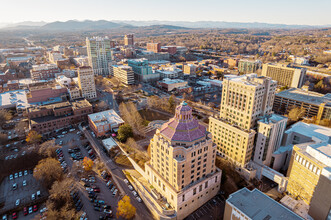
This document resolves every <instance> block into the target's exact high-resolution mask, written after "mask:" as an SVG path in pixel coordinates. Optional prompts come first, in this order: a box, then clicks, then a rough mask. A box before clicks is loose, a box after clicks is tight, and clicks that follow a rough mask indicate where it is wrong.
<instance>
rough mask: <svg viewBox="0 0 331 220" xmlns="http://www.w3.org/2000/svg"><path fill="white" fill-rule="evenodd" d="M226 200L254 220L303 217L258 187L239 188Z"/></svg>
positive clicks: (289, 219) (288, 219)
mask: <svg viewBox="0 0 331 220" xmlns="http://www.w3.org/2000/svg"><path fill="white" fill-rule="evenodd" d="M226 202H227V203H229V204H231V205H233V206H234V207H235V208H236V209H238V210H240V211H241V212H242V213H244V214H245V215H246V216H248V217H249V218H251V219H254V220H269V219H271V220H272V219H275V220H276V219H284V220H285V219H286V220H297V219H298V220H299V219H303V218H301V217H300V216H298V215H297V214H295V213H294V212H292V211H291V210H289V209H288V208H286V207H285V206H283V205H281V204H279V203H278V202H276V201H275V200H273V199H271V198H270V197H269V196H267V195H265V194H264V193H262V192H261V191H259V190H257V189H254V190H252V191H250V190H248V189H247V188H243V189H241V190H238V191H237V192H235V193H232V194H231V195H230V196H229V198H228V199H227V200H226Z"/></svg>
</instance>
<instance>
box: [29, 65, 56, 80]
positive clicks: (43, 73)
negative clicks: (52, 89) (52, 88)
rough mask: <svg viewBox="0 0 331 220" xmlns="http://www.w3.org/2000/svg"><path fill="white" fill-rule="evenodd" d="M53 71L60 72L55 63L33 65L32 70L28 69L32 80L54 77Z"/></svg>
mask: <svg viewBox="0 0 331 220" xmlns="http://www.w3.org/2000/svg"><path fill="white" fill-rule="evenodd" d="M55 73H60V69H59V68H58V67H57V66H56V65H55V64H41V65H33V66H32V70H30V74H31V78H32V79H33V80H42V79H50V78H54V77H55Z"/></svg>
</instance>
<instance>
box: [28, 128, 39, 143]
mask: <svg viewBox="0 0 331 220" xmlns="http://www.w3.org/2000/svg"><path fill="white" fill-rule="evenodd" d="M40 140H41V135H40V134H38V132H36V131H34V130H31V131H30V132H29V134H28V135H27V137H26V142H28V143H29V144H37V143H39V142H40Z"/></svg>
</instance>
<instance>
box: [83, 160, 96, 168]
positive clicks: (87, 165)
mask: <svg viewBox="0 0 331 220" xmlns="http://www.w3.org/2000/svg"><path fill="white" fill-rule="evenodd" d="M93 164H94V163H93V160H91V159H90V158H88V157H84V160H83V168H84V170H85V171H90V170H92V167H93Z"/></svg>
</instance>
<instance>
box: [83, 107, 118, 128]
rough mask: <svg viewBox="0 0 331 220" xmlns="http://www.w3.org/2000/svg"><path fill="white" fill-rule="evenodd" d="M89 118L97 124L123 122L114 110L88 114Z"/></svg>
mask: <svg viewBox="0 0 331 220" xmlns="http://www.w3.org/2000/svg"><path fill="white" fill-rule="evenodd" d="M88 117H89V119H90V120H91V121H92V122H93V123H94V124H95V125H96V126H99V125H106V124H116V125H119V124H122V123H124V121H123V119H122V118H121V117H120V116H119V115H118V114H117V113H116V112H115V111H114V110H113V109H111V110H108V111H103V112H98V113H94V114H90V115H88Z"/></svg>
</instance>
